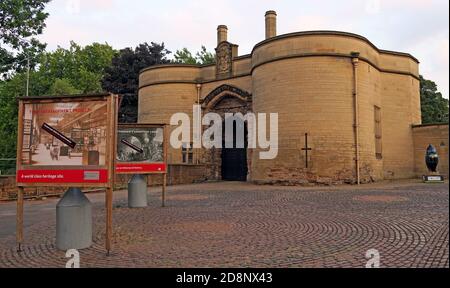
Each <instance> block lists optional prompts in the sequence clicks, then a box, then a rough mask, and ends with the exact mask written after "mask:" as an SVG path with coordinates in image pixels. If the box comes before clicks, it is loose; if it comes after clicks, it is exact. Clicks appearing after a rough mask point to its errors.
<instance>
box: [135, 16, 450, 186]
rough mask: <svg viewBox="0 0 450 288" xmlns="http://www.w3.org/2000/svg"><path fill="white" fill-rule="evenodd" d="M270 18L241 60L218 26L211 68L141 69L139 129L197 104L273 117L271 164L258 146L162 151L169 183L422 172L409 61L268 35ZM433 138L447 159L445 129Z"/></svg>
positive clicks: (314, 36) (366, 44)
mask: <svg viewBox="0 0 450 288" xmlns="http://www.w3.org/2000/svg"><path fill="white" fill-rule="evenodd" d="M276 16H277V15H276V13H275V12H274V11H267V13H266V15H265V31H266V39H265V40H263V41H261V42H259V43H257V44H256V45H255V46H254V48H253V50H252V52H251V53H250V54H247V55H239V54H238V45H236V44H232V43H231V42H229V41H228V37H227V27H226V26H224V25H220V26H218V28H217V48H216V63H215V64H211V65H184V64H168V65H160V66H152V67H149V68H147V69H144V70H142V71H141V73H140V78H139V86H140V87H139V112H138V121H139V122H140V123H169V120H170V117H171V116H172V115H173V114H174V113H177V112H184V113H187V114H189V115H191V119H192V114H193V112H192V106H193V105H194V104H197V103H198V104H200V105H201V107H202V113H203V115H204V114H206V113H208V112H216V113H219V114H221V115H223V114H224V113H225V112H241V113H243V114H245V113H246V112H248V111H251V112H254V113H278V115H279V116H278V117H279V119H278V122H279V123H278V125H279V140H278V141H279V150H278V156H277V157H276V158H275V159H272V160H261V159H259V157H258V154H259V153H257V152H258V151H259V149H212V150H206V149H192V148H187V147H185V148H182V149H173V148H169V151H168V156H169V157H168V161H169V167H170V168H169V178H170V180H169V182H170V183H186V182H194V181H203V180H220V179H224V180H248V181H254V182H257V183H281V182H289V183H306V182H315V183H356V182H357V181H358V178H359V179H360V181H361V182H368V181H377V180H382V179H398V178H411V177H415V176H416V174H417V172H416V171H418V170H420V169H422V168H420V169H418V168H417V167H418V166H420V167H422V166H423V163H418V162H420V161H421V160H420V159H421V157H422V156H420V157H417V156H416V154H415V153H419V154H420V153H421V152H420V151H422V150H421V147H414V129H416V128H417V127H420V124H421V112H420V93H419V70H418V66H419V61H418V60H417V59H416V58H414V57H413V56H412V55H410V54H407V53H402V52H394V51H386V50H382V49H379V48H378V47H376V46H375V45H374V44H372V43H371V42H370V41H369V40H368V39H366V38H364V37H362V36H359V35H356V34H352V33H347V32H336V31H306V32H294V33H289V34H284V35H277V34H276ZM418 125H419V126H418ZM414 127H415V128H414ZM172 128H175V127H172ZM447 128H448V126H447ZM440 131H441V132H442V129H441V130H440ZM441 132H440V133H441ZM444 134H445V133H444ZM439 139H443V140H442V141H444V142H445V143H444V142H439V143H438V148H439V149H440V148H441V147H444V148H442V149H445V151H446V152H445V153H446V155H447V154H448V149H447V148H446V147H448V129H447V133H446V135H443V136H442V137H441V138H439ZM439 141H440V140H439ZM425 148H426V147H424V148H423V153H424V151H425ZM415 151H416V152H415ZM417 151H419V152H417ZM445 153H444V154H445ZM416 159H419V160H416ZM447 159H448V158H447ZM444 161H446V160H444ZM445 169H447V171H448V166H447V168H445ZM446 173H448V172H446Z"/></svg>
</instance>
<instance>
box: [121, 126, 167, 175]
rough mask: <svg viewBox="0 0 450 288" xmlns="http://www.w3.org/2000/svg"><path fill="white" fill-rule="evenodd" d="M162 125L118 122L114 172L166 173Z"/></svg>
mask: <svg viewBox="0 0 450 288" xmlns="http://www.w3.org/2000/svg"><path fill="white" fill-rule="evenodd" d="M164 131H165V130H164V125H152V124H120V125H119V127H118V131H117V149H116V153H117V155H116V172H117V173H121V174H126V173H133V174H150V173H166V160H165V158H166V152H165V151H166V150H165V145H166V141H165V136H164V135H165V133H164Z"/></svg>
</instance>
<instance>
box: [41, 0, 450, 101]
mask: <svg viewBox="0 0 450 288" xmlns="http://www.w3.org/2000/svg"><path fill="white" fill-rule="evenodd" d="M448 9H449V1H448V0H338V1H337V0H316V1H313V0H309V1H307V0H239V1H237V0H219V1H212V0H209V1H208V0H191V1H189V0H184V1H181V0H178V1H176V0H158V1H150V0H128V1H127V0H53V1H52V2H50V4H48V6H47V9H46V10H47V12H49V13H50V16H49V18H48V19H47V28H46V29H45V30H44V33H43V35H41V36H40V37H39V38H40V39H41V40H42V41H44V42H46V43H48V49H50V50H53V49H55V48H56V47H57V46H62V47H68V46H69V41H70V40H73V41H75V42H76V43H78V44H81V45H87V44H90V43H92V42H100V43H105V42H107V43H108V44H110V45H112V46H113V47H114V48H116V49H121V48H125V47H135V46H136V45H138V44H139V43H143V42H149V43H150V42H152V41H153V42H158V43H160V42H164V43H165V44H166V47H167V48H168V49H169V50H170V51H172V52H175V51H176V50H177V49H181V48H183V47H187V48H188V49H189V50H191V51H192V52H195V51H197V50H199V49H200V46H201V45H205V46H206V48H207V49H208V50H209V51H214V48H215V46H216V28H217V25H220V24H224V25H227V26H228V40H229V41H230V42H232V43H235V44H238V45H239V55H243V54H248V53H250V52H251V49H252V48H253V46H254V45H255V44H256V43H258V42H260V41H262V40H264V13H265V11H267V10H275V11H276V12H277V14H278V18H277V34H278V35H280V34H284V33H290V32H296V31H306V30H339V31H346V32H352V33H356V34H360V35H362V36H364V37H367V38H368V39H369V40H370V41H371V42H372V43H374V44H375V45H376V46H377V47H378V48H380V49H386V50H394V51H401V52H407V53H410V54H412V55H413V56H415V57H416V58H418V59H419V61H420V62H421V64H420V73H421V74H422V75H424V77H425V78H428V79H431V80H433V81H435V82H436V83H437V84H438V88H439V90H440V91H441V92H442V93H443V95H444V97H446V98H448V96H449V12H448Z"/></svg>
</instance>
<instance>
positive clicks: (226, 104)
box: [202, 84, 252, 181]
mask: <svg viewBox="0 0 450 288" xmlns="http://www.w3.org/2000/svg"><path fill="white" fill-rule="evenodd" d="M251 100H252V99H251V95H250V93H248V92H246V91H243V90H241V89H239V88H237V87H234V86H231V85H227V84H224V85H221V86H219V87H217V88H216V89H214V90H213V91H212V92H210V93H209V94H208V95H207V96H206V97H205V98H204V100H203V101H202V108H203V109H204V112H205V113H208V112H214V113H217V114H219V115H220V116H221V117H222V119H224V120H225V114H226V113H233V114H236V113H241V114H242V115H245V114H246V113H248V112H251V110H252V109H251V106H252V105H251V104H252V102H251ZM225 128H226V125H225V121H224V122H223V123H222V130H223V133H222V149H217V150H213V151H211V154H212V155H211V159H212V161H213V162H214V166H215V167H216V168H217V170H218V171H217V172H218V176H219V177H220V179H222V180H225V181H247V179H248V175H249V169H248V167H250V164H249V160H250V159H251V157H250V156H249V153H250V152H249V151H248V149H247V142H248V141H247V125H246V123H244V122H242V121H241V122H239V118H235V121H233V129H232V131H233V132H232V134H231V137H230V138H231V139H228V141H229V143H228V144H229V145H226V142H225V140H226V139H225ZM240 129H241V130H240ZM237 133H242V134H243V135H241V136H243V138H244V146H243V147H242V146H238V145H237V139H238V137H239V136H238V135H237Z"/></svg>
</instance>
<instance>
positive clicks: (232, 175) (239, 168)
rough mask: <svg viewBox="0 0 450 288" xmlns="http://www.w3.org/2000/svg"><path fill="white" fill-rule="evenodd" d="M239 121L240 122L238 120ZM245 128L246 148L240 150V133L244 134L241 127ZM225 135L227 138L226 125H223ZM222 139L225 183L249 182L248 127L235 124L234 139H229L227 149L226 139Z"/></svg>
mask: <svg viewBox="0 0 450 288" xmlns="http://www.w3.org/2000/svg"><path fill="white" fill-rule="evenodd" d="M237 121H239V120H237ZM241 125H242V126H243V127H244V132H243V135H244V147H243V148H239V146H238V145H237V142H238V138H239V135H238V134H239V133H242V131H240V129H238V127H239V126H241ZM222 127H223V128H222V129H223V133H222V134H223V135H224V136H225V127H226V125H225V123H224V124H223V125H222ZM224 136H223V137H222V153H221V160H222V166H221V174H222V180H225V181H246V180H247V173H248V167H247V125H246V124H245V123H238V122H233V132H232V137H233V138H232V139H229V142H230V143H229V145H228V147H229V146H231V147H230V148H227V145H226V138H225V137H224Z"/></svg>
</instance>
